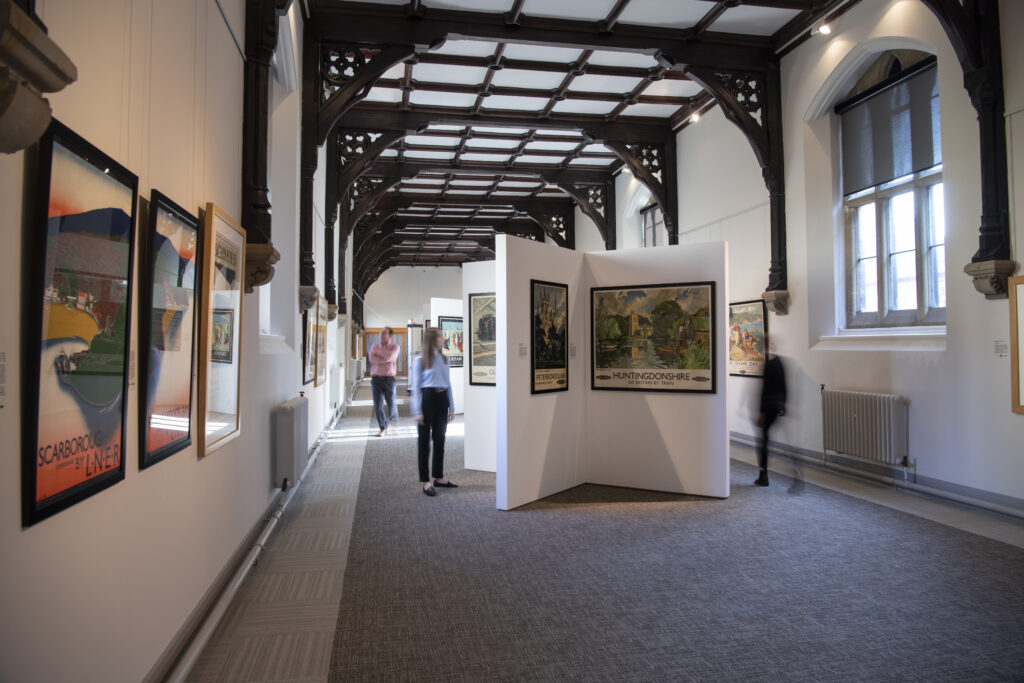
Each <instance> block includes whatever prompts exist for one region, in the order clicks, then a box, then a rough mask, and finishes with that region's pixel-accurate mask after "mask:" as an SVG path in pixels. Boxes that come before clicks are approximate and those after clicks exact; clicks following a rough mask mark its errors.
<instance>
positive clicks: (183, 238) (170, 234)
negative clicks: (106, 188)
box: [139, 190, 199, 469]
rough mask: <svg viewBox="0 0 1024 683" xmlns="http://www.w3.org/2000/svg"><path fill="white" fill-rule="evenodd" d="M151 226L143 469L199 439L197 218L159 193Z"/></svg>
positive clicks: (145, 269)
mask: <svg viewBox="0 0 1024 683" xmlns="http://www.w3.org/2000/svg"><path fill="white" fill-rule="evenodd" d="M147 227H148V230H147V231H146V234H145V237H146V238H145V241H144V245H143V249H142V252H141V253H142V267H141V268H140V270H141V271H142V277H141V283H142V284H141V289H142V292H141V296H140V297H139V315H140V321H139V332H140V335H139V338H140V339H141V340H143V343H141V344H139V469H145V468H146V467H149V466H150V465H153V464H156V463H158V462H160V461H161V460H163V459H165V458H167V457H169V456H171V455H173V454H174V453H177V452H178V451H180V450H182V449H183V448H186V447H187V446H188V445H189V444H191V443H192V370H193V358H194V354H193V353H192V352H193V351H194V350H195V346H194V345H193V342H194V340H195V321H196V285H197V284H198V275H199V270H198V268H197V260H198V257H199V220H198V219H197V218H196V217H195V216H193V215H192V214H190V213H189V212H187V211H185V210H184V209H183V208H181V207H180V206H178V205H177V204H175V203H174V202H172V201H171V200H170V199H168V198H167V197H165V196H164V195H163V194H161V193H159V192H157V191H156V190H153V193H152V195H151V198H150V202H149V223H148V226H147ZM146 342H148V343H146Z"/></svg>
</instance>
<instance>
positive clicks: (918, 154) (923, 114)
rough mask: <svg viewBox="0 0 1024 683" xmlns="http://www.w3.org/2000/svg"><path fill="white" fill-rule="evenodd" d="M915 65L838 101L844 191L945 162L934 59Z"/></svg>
mask: <svg viewBox="0 0 1024 683" xmlns="http://www.w3.org/2000/svg"><path fill="white" fill-rule="evenodd" d="M915 66H917V65H915ZM911 69H912V70H913V73H911V74H910V75H909V76H908V75H907V72H904V73H903V74H901V75H898V76H896V77H895V78H894V79H893V81H894V82H891V83H890V82H886V83H883V84H880V85H879V86H877V87H876V88H873V89H872V90H870V91H868V92H867V93H865V94H863V95H860V96H858V97H856V98H854V99H852V100H848V101H847V102H843V103H841V104H839V105H837V106H836V108H835V111H836V113H837V114H839V115H840V137H841V139H842V155H843V156H842V173H843V181H842V182H843V194H844V195H849V194H853V193H854V192H859V191H860V190H863V189H865V188H868V187H874V186H876V185H881V184H882V183H886V182H888V181H890V180H893V179H894V178H900V177H902V176H905V175H909V174H911V173H916V172H918V171H923V170H925V169H927V168H931V167H932V166H935V165H936V164H939V163H942V145H941V141H940V137H939V133H940V131H941V128H940V126H939V85H938V78H937V69H936V65H935V61H934V58H933V59H931V60H926V61H925V62H924V63H923V68H918V69H914V67H911Z"/></svg>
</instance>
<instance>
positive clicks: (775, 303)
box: [761, 281, 1005, 315]
mask: <svg viewBox="0 0 1024 683" xmlns="http://www.w3.org/2000/svg"><path fill="white" fill-rule="evenodd" d="M1004 282H1005V281H1004ZM761 298H762V299H764V302H765V303H766V304H767V305H768V310H769V311H771V312H772V313H775V314H776V315H786V314H788V313H789V291H787V290H785V289H770V290H768V291H766V292H761Z"/></svg>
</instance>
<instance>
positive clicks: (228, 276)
mask: <svg viewBox="0 0 1024 683" xmlns="http://www.w3.org/2000/svg"><path fill="white" fill-rule="evenodd" d="M201 242H202V245H203V248H202V254H203V257H202V260H201V262H200V263H201V271H202V278H201V282H202V285H201V290H202V293H201V297H200V299H201V301H202V306H201V308H200V324H199V341H198V346H199V357H198V365H199V392H198V393H199V401H198V405H197V415H196V423H197V427H198V430H197V431H198V433H199V439H198V442H199V447H198V449H197V452H198V456H199V457H201V458H202V457H205V456H207V455H209V454H210V453H213V452H214V451H216V450H217V449H219V448H221V447H222V446H223V445H224V444H226V443H228V442H230V441H232V440H233V439H235V438H236V437H237V436H238V435H239V434H240V433H241V413H242V411H241V408H240V406H239V401H240V399H241V384H242V366H241V362H242V334H241V331H242V299H243V287H244V279H245V230H244V229H243V228H242V226H240V225H239V224H238V223H236V222H235V221H233V220H232V219H231V217H230V216H228V215H227V213H225V212H224V211H223V210H221V209H220V208H219V207H217V206H216V205H215V204H213V203H212V202H211V203H208V204H207V205H206V210H205V211H204V212H203V235H202V238H201ZM228 313H230V315H229V314H228ZM225 325H227V326H228V328H229V329H225ZM218 330H219V331H218ZM225 336H227V340H226V341H227V345H228V346H227V348H226V349H225V347H224V343H225V338H224V337H225Z"/></svg>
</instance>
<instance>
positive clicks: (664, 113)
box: [621, 104, 679, 119]
mask: <svg viewBox="0 0 1024 683" xmlns="http://www.w3.org/2000/svg"><path fill="white" fill-rule="evenodd" d="M677 111H679V107H678V106H676V105H674V104H634V105H631V106H629V107H626V108H625V110H623V112H622V114H621V116H653V117H657V118H660V119H667V118H668V117H670V116H672V115H673V114H675V113H676V112H677Z"/></svg>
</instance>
